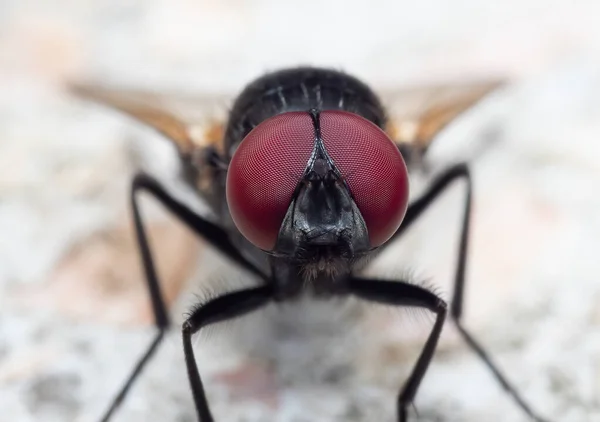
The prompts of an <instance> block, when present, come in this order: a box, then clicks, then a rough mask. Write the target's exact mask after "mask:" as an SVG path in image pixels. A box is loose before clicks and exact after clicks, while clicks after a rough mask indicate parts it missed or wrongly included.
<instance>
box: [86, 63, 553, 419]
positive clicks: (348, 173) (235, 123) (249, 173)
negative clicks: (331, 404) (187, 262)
mask: <svg viewBox="0 0 600 422" xmlns="http://www.w3.org/2000/svg"><path fill="white" fill-rule="evenodd" d="M500 85H501V82H500V81H486V82H483V83H474V84H463V85H445V86H444V85H441V86H438V87H424V88H419V89H416V90H415V89H413V90H406V89H403V90H399V91H396V92H391V93H389V92H388V93H387V94H382V96H381V97H380V96H378V95H376V94H375V93H374V92H373V91H372V90H371V89H370V88H369V87H368V86H367V85H366V84H364V83H363V82H361V81H360V80H358V79H356V78H354V77H352V76H350V75H348V74H346V73H342V72H339V71H334V70H329V69H322V68H312V67H301V68H291V69H284V70H280V71H277V72H273V73H268V74H266V75H264V76H262V77H260V78H258V79H256V80H254V81H253V82H251V83H250V84H249V85H247V86H246V87H245V89H244V90H243V91H242V92H241V93H240V94H239V96H237V98H236V99H235V101H234V102H233V105H232V107H231V109H230V112H229V114H228V115H227V116H221V118H216V119H212V120H202V119H205V118H206V116H207V115H208V114H207V113H205V111H206V110H207V109H209V108H211V107H212V106H213V105H214V102H213V101H211V100H208V99H205V100H204V101H200V102H199V101H196V100H198V99H197V98H196V99H191V98H188V99H181V98H179V99H174V98H169V97H165V96H163V97H160V96H152V95H149V94H147V93H142V92H133V91H127V90H114V89H113V90H111V89H106V88H102V87H98V86H92V85H78V86H75V87H74V89H75V92H76V93H78V94H79V95H82V96H85V97H88V98H91V99H93V100H95V101H98V102H101V103H104V104H106V105H108V106H110V107H112V108H115V109H119V110H121V111H122V112H124V113H126V114H129V115H130V116H132V117H134V118H136V119H137V120H139V121H141V122H143V123H145V124H147V125H149V126H150V127H153V128H154V129H156V130H158V131H159V132H160V133H162V134H163V135H164V136H165V137H166V138H167V139H169V140H170V141H172V142H173V144H174V145H175V146H176V148H177V150H178V153H179V155H180V158H181V163H182V166H183V168H184V170H185V172H184V173H185V181H186V183H188V184H190V185H191V186H192V187H193V188H194V190H195V191H196V192H197V194H198V195H199V197H200V198H201V199H203V200H204V201H205V202H206V203H207V204H208V205H209V206H210V208H211V209H212V211H213V213H214V215H215V216H217V221H214V222H213V221H209V220H208V219H206V218H205V217H203V216H201V215H198V214H197V213H195V212H194V211H192V210H190V209H189V208H188V207H187V206H186V205H185V204H183V203H181V202H179V201H178V200H177V199H175V198H174V197H173V196H172V195H171V194H170V193H169V192H168V191H167V190H166V189H165V188H163V186H162V185H161V184H160V183H159V182H158V181H157V180H155V179H154V178H153V177H151V176H149V175H146V174H138V175H137V176H135V178H134V179H133V182H132V187H131V196H132V211H133V217H134V224H135V230H136V234H137V239H138V243H139V247H140V253H141V257H142V263H143V267H144V270H145V274H146V285H147V289H148V292H149V295H150V299H151V302H152V308H153V312H154V317H155V323H156V326H157V328H158V332H157V334H156V337H155V340H154V341H153V343H152V344H151V346H150V347H149V349H148V350H147V351H146V353H145V354H144V356H143V358H142V359H141V361H140V362H139V363H138V365H136V368H135V370H134V371H133V373H132V374H131V375H130V377H129V379H128V380H127V382H126V383H125V385H124V387H123V388H122V390H121V391H120V393H119V395H118V396H117V398H116V399H115V400H114V402H113V403H112V405H111V406H110V408H109V409H108V410H107V412H106V413H105V415H104V417H103V418H102V421H108V420H109V419H110V417H111V416H112V414H113V413H114V411H115V410H116V409H117V407H118V406H119V404H120V403H121V401H122V400H123V399H124V397H125V395H126V393H127V391H128V389H129V387H130V386H131V385H132V383H133V382H134V380H135V379H136V377H137V376H138V375H139V373H140V372H141V370H142V368H143V366H144V365H145V363H146V362H147V361H148V360H149V358H150V357H151V356H152V354H153V353H154V351H155V350H156V348H157V347H158V345H159V344H160V342H161V340H162V338H163V336H164V333H165V330H167V328H168V327H169V318H168V312H167V309H166V306H165V303H164V300H163V297H162V295H161V290H160V283H159V280H158V278H157V275H156V271H155V268H154V263H153V258H152V254H151V251H150V248H149V246H148V241H147V238H146V233H145V229H144V225H143V222H142V220H141V217H140V212H139V204H138V202H137V193H138V192H140V191H146V192H147V193H150V194H151V195H153V196H154V197H155V198H156V199H158V200H159V201H160V202H161V203H162V204H163V205H164V206H165V207H166V208H167V209H168V210H170V211H171V212H172V213H173V214H174V215H175V216H176V217H177V218H179V219H180V220H181V221H182V222H184V223H185V224H186V225H187V226H188V227H189V228H190V229H191V230H192V231H194V232H195V233H196V234H198V235H199V236H201V237H202V238H204V239H205V240H206V241H207V242H208V243H210V244H211V245H212V246H213V247H215V248H216V249H218V250H219V251H220V252H221V253H222V254H223V255H225V256H226V257H227V258H229V259H230V260H231V261H232V262H234V263H236V264H238V265H239V266H241V267H242V268H244V269H245V270H247V271H249V272H250V273H252V274H254V275H255V276H257V277H258V278H259V279H260V283H259V285H257V286H255V287H252V288H248V289H244V290H239V291H235V292H233V293H227V294H224V295H222V296H220V297H217V298H214V299H212V300H210V301H209V302H207V303H205V304H202V305H200V306H197V307H196V308H195V309H194V310H193V311H192V313H191V314H190V315H189V317H188V319H187V320H186V321H185V322H184V324H183V327H182V335H183V347H184V353H185V360H186V367H187V372H188V378H189V382H190V386H191V390H192V394H193V399H194V403H195V407H196V411H197V415H198V419H199V421H200V422H212V421H213V416H212V413H211V411H210V408H209V405H208V402H207V399H206V396H205V392H204V387H203V383H202V381H201V377H200V374H199V371H198V368H197V366H196V361H195V357H194V351H193V348H192V341H191V340H192V336H193V335H194V334H195V333H196V332H198V331H199V330H200V329H202V328H203V327H205V326H207V325H209V324H212V323H215V322H219V321H224V320H227V319H231V318H234V317H238V316H241V315H244V314H246V313H248V312H251V311H254V310H256V309H258V308H261V307H263V306H265V305H267V304H269V303H271V302H273V301H284V300H290V299H293V298H296V297H298V296H299V295H300V294H302V293H304V292H306V291H307V290H308V291H310V293H312V294H314V295H318V296H342V295H345V296H354V297H358V298H360V299H364V300H367V301H373V302H378V303H383V304H388V305H393V306H408V307H418V308H424V309H426V310H428V311H430V312H432V313H433V314H434V315H435V318H436V319H435V323H434V326H433V328H432V329H431V332H430V334H429V336H428V338H427V341H426V343H425V345H424V347H423V349H422V352H421V354H420V356H419V358H418V360H417V362H416V364H415V366H414V368H413V369H412V372H411V373H410V375H409V377H408V379H407V381H406V382H405V383H404V385H403V386H402V387H401V389H400V391H399V393H398V401H397V403H398V409H397V420H398V421H399V422H406V421H407V420H408V409H409V407H410V405H411V404H412V403H413V402H414V399H415V396H416V394H417V391H418V389H419V385H420V383H421V381H422V380H423V378H424V376H425V373H426V371H427V368H428V366H429V363H430V362H431V360H432V358H433V356H434V352H435V349H436V346H437V343H438V339H439V337H440V334H441V331H442V327H443V325H444V321H445V319H446V317H447V315H448V314H449V316H450V318H451V319H452V320H453V321H454V322H455V324H456V325H457V327H458V330H459V332H460V333H461V335H462V336H463V338H464V339H465V340H466V342H467V344H468V345H469V346H470V347H471V348H472V349H473V350H474V351H475V352H476V353H477V354H478V355H479V356H480V358H481V359H482V360H483V362H484V363H485V364H486V365H487V366H488V367H489V369H490V370H491V371H492V373H493V374H494V376H495V377H496V379H497V380H498V382H500V383H501V384H502V385H503V387H504V388H505V389H506V391H507V392H508V393H509V394H510V395H511V396H512V397H513V398H514V399H515V401H516V403H517V404H518V406H520V407H521V409H522V410H523V411H524V412H525V413H526V414H527V415H529V417H530V418H531V419H532V420H535V421H543V420H544V419H542V418H541V417H540V416H538V415H537V414H536V413H535V412H534V411H533V410H532V409H531V408H530V407H529V406H528V405H527V403H526V402H525V401H524V400H523V399H522V398H521V396H520V395H519V393H518V392H517V390H516V389H515V388H514V387H513V386H512V385H511V384H510V383H509V382H508V381H507V379H506V377H505V376H504V375H503V374H502V373H501V372H500V370H499V369H497V367H496V366H495V364H494V363H493V362H492V361H491V360H490V358H489V355H488V354H487V353H486V352H485V351H484V349H483V348H482V347H481V346H480V345H479V344H478V343H477V342H476V340H474V338H473V337H472V336H471V335H470V334H469V333H468V332H467V331H466V329H465V328H464V327H463V325H462V322H461V315H462V303H463V295H464V288H465V273H466V264H467V249H468V234H469V224H470V219H471V201H472V177H471V174H470V172H469V167H468V165H467V164H465V163H462V164H456V165H453V166H451V167H449V168H447V169H446V170H445V171H444V172H442V173H441V174H439V175H438V176H436V177H435V178H434V179H433V180H432V181H431V183H430V184H429V186H428V187H427V189H426V190H425V191H424V193H423V194H422V195H420V196H419V197H417V198H416V199H414V200H411V201H410V202H409V172H412V171H414V170H415V169H418V168H419V166H420V164H421V162H422V158H423V156H424V155H425V153H426V151H427V149H428V147H429V145H430V144H431V142H432V141H433V140H434V139H435V137H436V135H437V134H438V133H439V132H440V131H442V130H443V129H444V128H445V127H446V126H447V125H448V124H449V123H451V122H452V121H454V120H455V119H456V118H457V117H458V116H460V115H461V114H462V113H463V112H465V111H466V110H468V109H470V108H471V107H472V106H473V105H475V104H476V103H477V102H478V101H479V100H481V99H482V98H483V97H484V96H485V95H486V94H488V93H489V92H491V91H492V90H494V89H496V88H497V87H498V86H500ZM411 101H412V103H411ZM182 104H183V106H181V105H182ZM185 104H187V105H185ZM384 104H386V105H385V106H384ZM190 111H192V114H189V112H190ZM194 113H195V114H194ZM198 116H203V117H202V118H199V117H198ZM457 181H463V182H466V186H467V192H466V195H465V200H464V215H463V220H462V226H461V231H460V246H459V250H458V257H457V259H458V265H457V269H456V274H455V279H454V280H455V283H454V293H453V297H452V301H451V305H450V306H448V304H447V303H446V302H445V301H444V300H443V299H442V298H440V297H439V296H437V295H436V294H435V293H434V292H432V291H430V290H428V289H427V288H425V287H421V286H417V285H414V284H411V283H409V281H408V280H402V279H401V280H380V279H372V278H365V277H364V276H362V275H361V273H362V270H363V269H364V268H365V266H366V265H367V262H368V259H369V258H371V257H373V256H374V255H376V254H378V253H380V252H381V251H383V250H385V249H386V248H387V247H388V246H389V245H390V244H392V243H393V241H394V240H396V239H398V238H399V237H400V236H401V235H402V233H404V231H405V230H406V229H407V228H409V227H410V226H411V225H412V224H413V223H414V222H415V221H417V220H418V218H419V217H420V216H421V215H422V214H423V212H424V211H425V210H426V209H428V208H429V206H430V205H431V204H433V203H434V202H435V201H436V199H437V198H438V197H439V196H440V195H441V194H442V193H443V192H444V191H445V190H446V189H447V188H448V187H449V186H451V185H453V184H454V183H455V182H457Z"/></svg>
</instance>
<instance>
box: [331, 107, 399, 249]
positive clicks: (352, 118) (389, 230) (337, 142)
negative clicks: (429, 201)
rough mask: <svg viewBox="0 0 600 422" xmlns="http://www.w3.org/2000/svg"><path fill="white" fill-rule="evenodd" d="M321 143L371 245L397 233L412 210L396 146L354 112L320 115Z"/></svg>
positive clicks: (380, 242)
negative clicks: (357, 212)
mask: <svg viewBox="0 0 600 422" xmlns="http://www.w3.org/2000/svg"><path fill="white" fill-rule="evenodd" d="M321 136H322V138H323V144H324V145H325V148H326V150H327V153H328V154H329V156H330V157H331V158H332V159H333V162H334V163H335V166H336V167H337V168H338V169H339V171H340V173H341V175H342V177H343V178H344V179H345V180H346V183H347V184H348V187H349V188H350V192H351V194H352V197H353V199H354V202H355V203H356V206H357V207H358V209H359V211H360V213H361V214H362V217H363V219H364V220H365V224H366V226H367V230H368V232H369V240H370V242H371V246H380V245H381V244H383V243H384V242H385V241H387V240H388V239H389V238H390V237H391V236H392V235H393V234H394V233H395V232H396V230H397V229H398V227H399V226H400V223H401V222H402V219H403V218H404V214H405V213H406V208H407V205H408V171H407V169H406V164H405V163H404V159H403V158H402V155H401V154H400V151H398V148H397V146H396V144H394V142H392V140H391V139H390V138H389V137H388V136H387V135H386V134H385V132H383V131H382V130H381V129H380V128H379V127H377V126H376V125H375V124H373V123H371V122H370V121H368V120H366V119H364V118H362V117H360V116H358V115H356V114H353V113H348V112H344V111H324V112H322V113H321Z"/></svg>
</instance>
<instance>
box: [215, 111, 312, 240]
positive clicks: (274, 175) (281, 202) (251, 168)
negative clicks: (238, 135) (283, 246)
mask: <svg viewBox="0 0 600 422" xmlns="http://www.w3.org/2000/svg"><path fill="white" fill-rule="evenodd" d="M314 139H315V130H314V125H313V122H312V119H311V116H310V115H309V114H308V113H306V112H289V113H284V114H279V115H277V116H275V117H272V118H270V119H267V120H265V121H264V122H262V123H261V124H259V125H258V126H257V127H256V128H254V129H253V130H252V131H251V132H250V133H249V134H248V135H247V136H246V137H245V138H244V140H243V141H242V142H241V143H240V146H239V147H238V149H237V151H236V152H235V154H234V155H233V157H232V159H231V163H230V164H229V170H228V172H227V187H226V194H227V203H228V205H229V211H230V213H231V217H232V218H233V221H234V223H235V225H236V226H237V228H238V230H239V231H240V232H241V233H242V234H243V235H244V237H246V239H248V240H249V241H250V242H252V243H253V244H254V245H255V246H257V247H259V248H261V249H263V250H271V249H273V247H274V246H275V242H276V241H277V236H278V234H279V229H280V228H281V224H282V222H283V218H284V217H285V213H286V211H287V209H288V207H289V205H290V203H291V200H292V196H293V193H294V190H295V189H296V186H297V185H298V182H299V181H300V179H301V178H302V175H303V174H304V171H305V169H306V164H307V162H308V160H309V158H310V155H311V152H312V150H313V147H314Z"/></svg>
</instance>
